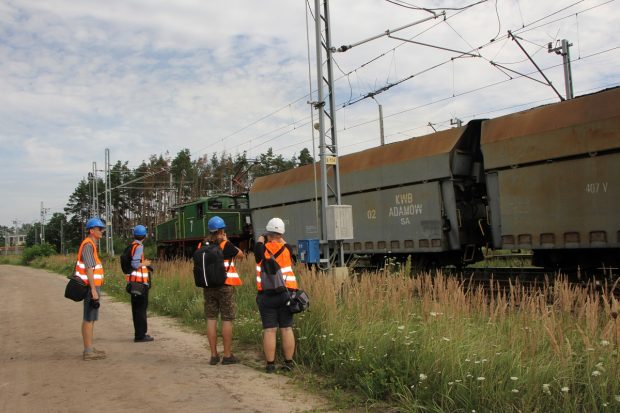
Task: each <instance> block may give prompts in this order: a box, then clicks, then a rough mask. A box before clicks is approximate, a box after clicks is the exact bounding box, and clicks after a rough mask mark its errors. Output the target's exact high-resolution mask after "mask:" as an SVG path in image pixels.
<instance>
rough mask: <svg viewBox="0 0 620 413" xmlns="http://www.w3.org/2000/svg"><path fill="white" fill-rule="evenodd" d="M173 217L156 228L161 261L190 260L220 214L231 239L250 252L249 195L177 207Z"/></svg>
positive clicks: (218, 196)
mask: <svg viewBox="0 0 620 413" xmlns="http://www.w3.org/2000/svg"><path fill="white" fill-rule="evenodd" d="M173 213H174V217H173V218H172V219H170V220H168V221H166V222H164V223H162V224H159V225H157V227H156V228H155V240H156V242H157V255H158V256H159V257H161V258H171V257H177V256H185V257H191V256H192V254H193V253H194V251H195V250H196V247H197V246H198V243H199V242H201V241H202V240H203V239H204V238H205V236H206V235H207V234H208V229H207V222H208V221H209V219H211V217H213V216H215V215H218V216H220V217H221V218H222V219H223V220H224V222H225V223H226V234H227V235H228V238H229V239H230V240H231V241H232V242H233V243H234V244H235V245H237V246H238V247H239V248H242V249H244V250H247V249H248V248H249V246H250V242H251V240H252V224H251V221H250V210H249V207H248V196H247V194H243V195H215V196H210V197H205V198H199V199H196V200H194V201H192V202H188V203H185V204H180V205H176V206H175V207H174V208H173Z"/></svg>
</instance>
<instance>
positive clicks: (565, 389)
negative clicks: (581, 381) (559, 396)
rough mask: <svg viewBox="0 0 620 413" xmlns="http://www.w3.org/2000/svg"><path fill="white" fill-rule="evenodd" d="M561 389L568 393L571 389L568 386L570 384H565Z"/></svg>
mask: <svg viewBox="0 0 620 413" xmlns="http://www.w3.org/2000/svg"><path fill="white" fill-rule="evenodd" d="M561 390H562V392H564V393H568V391H569V390H570V389H569V388H568V386H564V387H562V389H561Z"/></svg>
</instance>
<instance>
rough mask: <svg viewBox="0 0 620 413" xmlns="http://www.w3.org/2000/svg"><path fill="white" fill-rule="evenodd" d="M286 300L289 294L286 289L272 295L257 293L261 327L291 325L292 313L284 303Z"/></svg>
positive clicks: (284, 326)
mask: <svg viewBox="0 0 620 413" xmlns="http://www.w3.org/2000/svg"><path fill="white" fill-rule="evenodd" d="M288 300H289V295H288V292H286V291H284V292H282V293H279V294H273V295H271V294H266V293H259V294H258V295H257V296H256V304H257V305H258V311H259V312H260V318H261V321H262V323H263V329H266V328H277V327H280V328H287V327H292V326H293V314H292V313H291V311H290V310H289V308H288V306H287V305H286V304H287V303H288Z"/></svg>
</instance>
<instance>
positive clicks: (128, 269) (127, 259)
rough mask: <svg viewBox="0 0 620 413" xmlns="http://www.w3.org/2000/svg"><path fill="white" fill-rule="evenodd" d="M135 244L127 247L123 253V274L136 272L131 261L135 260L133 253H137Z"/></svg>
mask: <svg viewBox="0 0 620 413" xmlns="http://www.w3.org/2000/svg"><path fill="white" fill-rule="evenodd" d="M134 245H136V244H134V243H133V242H132V243H131V244H129V245H127V246H126V247H125V249H124V250H123V253H122V254H121V258H120V260H121V270H123V274H131V273H132V272H134V271H135V269H134V268H133V267H132V266H131V260H132V258H133V253H134V251H135V249H134Z"/></svg>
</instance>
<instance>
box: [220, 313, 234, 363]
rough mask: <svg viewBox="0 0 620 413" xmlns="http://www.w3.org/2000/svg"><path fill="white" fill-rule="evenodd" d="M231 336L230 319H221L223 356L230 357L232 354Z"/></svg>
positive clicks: (231, 324) (231, 325)
mask: <svg viewBox="0 0 620 413" xmlns="http://www.w3.org/2000/svg"><path fill="white" fill-rule="evenodd" d="M232 336H233V323H232V321H222V341H224V357H230V356H231V355H232Z"/></svg>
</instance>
